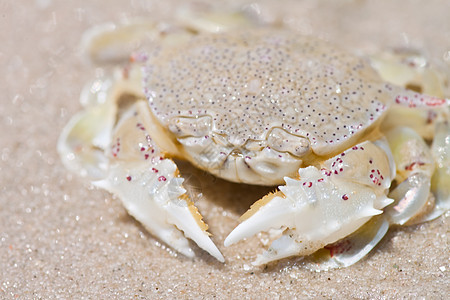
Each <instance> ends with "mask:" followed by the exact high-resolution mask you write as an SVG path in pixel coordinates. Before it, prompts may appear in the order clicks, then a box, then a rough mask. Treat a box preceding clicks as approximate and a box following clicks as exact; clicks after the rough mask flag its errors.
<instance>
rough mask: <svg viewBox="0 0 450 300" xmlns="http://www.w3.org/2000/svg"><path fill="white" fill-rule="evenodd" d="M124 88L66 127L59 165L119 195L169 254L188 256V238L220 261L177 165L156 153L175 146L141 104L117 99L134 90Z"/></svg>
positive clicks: (137, 100)
mask: <svg viewBox="0 0 450 300" xmlns="http://www.w3.org/2000/svg"><path fill="white" fill-rule="evenodd" d="M124 85H126V83H125V82H122V86H121V83H117V84H116V86H118V87H117V89H116V90H110V91H108V94H109V95H108V97H107V99H106V101H104V102H103V103H98V104H97V105H95V103H94V104H93V105H90V106H89V107H87V109H86V111H84V112H82V113H80V114H79V115H78V116H76V117H74V118H73V119H72V120H71V121H70V122H69V124H68V125H67V126H66V128H65V129H64V130H63V134H62V135H61V137H60V140H59V142H58V151H59V153H60V155H61V157H62V160H63V162H64V163H65V164H66V165H67V166H68V167H69V169H71V170H72V171H75V172H77V173H79V174H81V175H83V176H87V177H88V178H89V179H91V180H93V184H94V185H95V186H97V187H100V188H104V189H106V190H108V191H109V192H111V193H113V194H115V195H116V196H118V197H119V198H120V200H121V201H122V202H123V204H124V206H125V207H126V209H127V211H128V212H129V213H130V214H131V215H132V216H133V217H135V218H136V219H137V220H138V221H139V222H141V223H142V224H143V225H144V226H145V227H146V229H147V230H148V231H149V232H150V233H152V234H153V235H155V236H156V237H158V238H160V239H161V240H162V241H163V242H165V243H166V244H168V245H169V246H170V247H172V248H173V249H175V250H177V251H178V252H180V253H182V254H184V255H186V256H188V257H193V256H194V252H193V250H192V248H191V247H190V246H189V242H188V240H187V238H190V239H192V240H193V241H194V242H195V243H197V245H198V246H199V247H200V248H202V249H204V250H206V251H207V252H208V253H210V254H211V255H212V256H214V257H215V258H217V259H218V260H219V261H221V262H223V261H224V257H223V256H222V254H221V253H220V251H219V250H218V249H217V247H216V246H215V245H214V243H213V242H212V241H211V239H210V237H209V234H208V233H207V231H206V230H207V228H208V227H207V225H206V224H205V223H204V222H203V221H202V216H201V215H200V213H199V212H198V210H197V208H196V207H195V206H194V203H193V202H192V201H191V200H190V199H189V197H188V196H187V194H186V190H185V189H184V188H183V185H182V184H183V181H184V179H183V178H181V177H180V176H179V175H178V169H177V166H176V165H175V163H174V162H173V161H172V160H171V159H169V158H166V157H165V156H166V154H165V152H163V151H162V150H161V149H160V148H159V147H160V146H161V147H162V148H163V149H164V151H168V152H170V153H175V152H176V149H175V148H176V146H174V144H173V143H172V142H171V141H170V139H168V138H165V136H164V135H163V134H161V129H160V128H159V127H158V125H156V123H154V122H153V119H152V116H151V115H150V112H149V111H148V108H147V105H146V103H145V101H141V100H139V99H137V98H133V97H131V98H129V97H128V98H127V97H125V98H121V96H120V95H118V94H117V93H118V92H119V91H122V92H123V91H124V90H125V91H126V90H133V89H134V88H135V87H134V86H132V85H131V86H130V85H128V86H124ZM134 94H135V93H134ZM149 132H152V136H153V137H155V138H157V139H158V141H159V142H158V144H156V143H155V142H154V141H153V140H152V137H151V136H150V133H149ZM183 233H184V234H183ZM186 237H187V238H186Z"/></svg>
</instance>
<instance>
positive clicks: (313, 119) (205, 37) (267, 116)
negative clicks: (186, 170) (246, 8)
mask: <svg viewBox="0 0 450 300" xmlns="http://www.w3.org/2000/svg"><path fill="white" fill-rule="evenodd" d="M144 77H145V79H144V81H145V93H146V95H147V98H148V99H149V104H150V107H151V109H152V111H153V113H154V114H155V116H156V117H157V118H158V119H159V121H160V122H161V123H162V124H163V125H165V126H169V124H170V123H171V122H172V121H171V120H173V119H174V118H179V117H182V118H186V119H188V118H193V119H194V118H199V117H200V118H201V117H206V119H208V120H209V121H208V122H209V123H208V122H206V123H205V122H203V125H204V126H207V127H208V130H209V132H214V133H218V134H221V135H224V136H226V138H227V140H228V142H229V143H231V144H232V145H234V146H236V147H239V146H242V145H243V144H245V143H246V141H247V140H249V139H250V140H266V139H267V138H268V134H269V133H270V131H271V130H272V129H273V128H282V129H284V130H285V131H287V132H288V133H290V134H292V135H295V136H300V137H304V138H306V139H307V140H308V141H309V143H310V144H311V148H312V150H313V151H314V152H315V153H316V154H319V155H326V154H329V153H332V152H334V151H336V150H337V149H342V147H344V146H345V147H348V141H350V140H351V141H352V142H354V140H355V139H352V137H356V136H357V135H358V134H359V133H362V132H365V129H367V128H369V127H370V126H371V125H372V124H374V123H375V122H376V120H377V119H378V118H379V117H380V116H381V115H382V114H383V113H384V111H385V110H386V109H387V106H388V103H390V102H391V101H392V91H391V89H392V88H391V87H390V86H389V85H387V84H385V83H384V82H383V81H382V80H381V79H380V78H379V76H378V74H377V73H376V72H375V71H374V70H373V69H372V68H371V66H370V65H369V63H368V62H367V61H366V60H364V59H362V58H360V57H357V56H354V55H351V54H349V53H347V52H343V51H341V50H340V49H336V48H334V47H333V46H331V45H329V44H328V43H326V42H324V41H321V40H318V39H316V38H313V37H307V36H301V35H299V34H297V33H294V32H290V31H286V30H274V29H252V30H248V31H244V32H230V33H223V34H202V35H198V36H194V37H193V38H192V39H191V40H190V41H189V42H188V43H187V44H183V45H181V46H179V47H173V48H170V49H163V50H161V51H159V52H157V53H155V54H154V55H153V56H151V57H150V59H149V60H148V62H147V65H146V67H145V76H144ZM194 123H195V122H192V124H194ZM192 124H191V125H190V126H191V127H192V126H194V127H195V126H196V125H192ZM205 124H206V125H205ZM203 129H204V128H203ZM191 130H192V132H194V131H196V130H197V129H196V128H193V129H192V128H191ZM200 131H201V133H200V134H205V132H206V133H208V132H207V131H205V130H200ZM192 132H191V134H194V135H195V133H192Z"/></svg>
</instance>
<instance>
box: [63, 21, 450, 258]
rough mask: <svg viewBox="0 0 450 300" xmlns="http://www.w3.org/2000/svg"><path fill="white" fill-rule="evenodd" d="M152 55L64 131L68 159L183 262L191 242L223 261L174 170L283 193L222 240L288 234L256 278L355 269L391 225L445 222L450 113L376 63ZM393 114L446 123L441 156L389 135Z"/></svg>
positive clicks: (286, 52)
mask: <svg viewBox="0 0 450 300" xmlns="http://www.w3.org/2000/svg"><path fill="white" fill-rule="evenodd" d="M180 36H181V38H180ZM91 38H92V37H91ZM93 39H94V40H95V38H93ZM100 48H101V47H100ZM147 50H148V51H147V52H146V55H145V56H144V55H141V56H139V60H140V61H141V62H142V64H139V66H138V67H131V68H130V67H127V68H126V69H125V71H126V72H125V75H121V76H119V77H120V78H119V79H116V82H115V83H114V85H113V87H111V88H109V89H108V90H107V91H106V92H107V94H108V96H107V100H106V102H104V103H101V104H96V105H93V106H91V107H88V108H87V111H86V113H84V114H82V115H80V116H78V117H76V118H75V119H74V121H72V122H71V123H70V124H69V125H68V126H67V127H66V129H65V131H64V132H63V134H62V136H61V139H60V143H59V150H60V152H61V154H62V157H63V161H65V163H66V165H68V167H69V168H71V169H74V170H76V171H78V172H81V173H85V174H87V175H89V176H90V177H92V178H93V179H95V180H96V183H95V184H96V185H97V186H100V187H103V188H105V189H107V190H109V191H111V192H113V193H114V194H116V195H118V196H119V198H121V199H122V201H123V202H124V204H125V206H126V207H127V209H128V211H129V212H130V213H131V214H132V215H133V216H134V217H136V218H137V219H138V220H139V221H140V222H142V223H143V224H144V225H146V227H147V228H148V229H149V231H150V232H152V233H153V234H155V235H156V236H158V237H159V238H161V239H162V240H163V241H165V242H166V243H168V244H169V245H170V246H172V247H174V248H175V249H177V250H178V251H180V252H182V253H184V254H186V255H188V256H192V255H193V254H192V249H190V248H189V246H188V244H187V242H186V240H185V239H184V237H183V234H182V233H181V232H180V231H179V230H182V231H183V232H184V235H185V236H186V237H188V238H191V239H193V240H194V241H195V242H196V243H197V244H198V245H199V246H200V247H201V248H203V249H205V250H206V251H208V252H209V253H211V254H212V255H213V256H215V257H216V258H218V259H219V260H221V261H223V257H222V255H221V254H220V252H219V250H218V249H217V248H216V247H215V246H214V244H213V243H212V241H211V240H210V238H209V237H208V234H207V233H206V228H207V227H206V225H205V224H204V223H203V222H202V221H201V216H200V214H199V213H198V211H197V209H196V208H195V206H194V204H193V203H192V201H190V200H189V199H188V197H187V195H186V193H185V192H186V191H185V189H184V188H183V187H182V183H183V179H182V178H181V177H180V176H179V174H178V170H177V167H176V165H175V163H174V162H173V161H172V160H171V159H170V157H179V158H184V159H188V160H189V161H191V162H192V163H193V164H194V165H196V166H198V167H200V168H202V169H204V170H206V171H208V172H211V173H213V174H214V175H216V176H219V177H222V178H224V179H227V180H232V181H235V182H244V183H251V184H260V185H274V184H284V185H282V186H280V187H279V191H277V192H275V193H273V194H269V195H267V196H265V197H264V198H262V199H261V200H260V201H258V202H257V203H256V204H255V205H254V206H252V208H251V209H250V210H249V212H247V213H246V214H245V215H244V216H243V218H242V223H241V224H240V225H239V226H238V227H237V228H236V229H235V230H234V231H233V232H232V233H231V234H230V235H229V236H228V238H227V239H226V240H225V244H226V245H231V244H233V243H235V242H237V241H239V240H241V239H243V238H246V237H250V236H252V235H254V234H255V233H257V232H259V231H267V230H269V229H271V228H275V229H279V228H282V229H285V230H284V234H283V235H282V236H281V237H280V238H279V239H277V240H276V241H274V242H273V244H272V246H271V247H270V249H269V251H267V252H265V253H264V254H263V255H262V256H260V257H259V258H258V259H257V261H256V263H257V264H262V263H267V262H270V261H273V260H277V259H280V258H284V257H288V256H292V255H308V254H311V253H314V252H315V251H317V250H319V249H321V248H324V247H325V248H327V247H328V248H327V249H329V250H330V251H329V253H328V256H327V257H326V259H324V265H325V266H326V267H333V266H347V265H350V264H352V263H354V262H356V261H358V260H359V259H360V258H361V257H362V256H364V255H365V254H366V253H367V252H368V251H370V249H372V248H373V247H374V246H375V245H376V243H377V242H378V241H379V240H380V239H381V238H382V236H383V235H384V234H385V232H386V231H387V228H388V227H389V225H390V224H399V225H401V224H404V223H406V222H408V221H409V222H411V220H413V219H414V220H416V221H417V220H427V219H431V218H434V217H436V216H438V215H440V214H441V213H442V212H443V211H445V210H447V209H448V206H449V204H448V202H449V199H448V198H449V191H448V186H449V185H448V181H449V176H450V175H449V172H448V170H449V164H448V159H449V153H450V149H449V148H450V146H449V144H450V136H449V135H450V133H449V131H450V130H449V125H448V105H449V104H448V100H445V99H443V98H441V97H432V96H425V95H421V94H419V93H415V92H412V91H408V90H405V89H404V88H402V87H398V86H394V85H391V84H388V83H386V82H385V81H383V80H382V79H381V78H380V76H379V75H378V73H377V71H375V70H374V69H373V68H372V66H371V64H370V62H369V61H368V60H366V59H363V58H360V57H357V56H354V55H351V54H348V53H346V52H344V51H341V50H339V49H336V48H334V47H332V46H330V45H329V44H328V43H326V42H324V41H321V40H318V39H315V38H312V37H304V36H299V35H298V34H296V33H293V32H291V31H287V30H283V29H269V28H262V29H261V28H259V29H258V28H250V29H248V30H244V31H239V32H238V31H230V32H225V33H219V34H217V33H215V34H211V33H209V34H199V35H194V36H190V35H189V34H186V33H184V34H181V35H179V38H178V39H175V41H174V39H170V38H167V37H166V38H165V40H164V41H163V42H161V43H160V44H159V46H158V47H151V48H149V49H147ZM141 66H142V67H141ZM437 96H442V95H437ZM393 106H396V107H403V108H402V109H400V110H402V111H403V110H408V109H412V110H415V109H418V110H420V109H421V110H424V111H428V112H432V111H436V112H435V115H434V117H433V120H432V121H433V122H435V123H440V125H439V126H437V127H438V133H437V134H436V138H437V137H439V138H438V139H436V140H435V141H436V142H435V146H433V147H432V148H431V149H430V147H429V146H428V145H427V144H426V143H425V142H424V141H423V139H422V137H421V136H420V135H418V134H415V132H414V131H413V130H411V129H405V128H403V127H399V126H398V124H396V126H395V128H394V129H392V128H389V130H388V131H387V132H384V130H380V125H382V124H383V122H384V119H385V118H386V117H387V116H389V114H388V111H390V108H391V107H393ZM408 107H409V108H408ZM412 107H414V108H412ZM436 108H438V110H436ZM396 122H397V121H396ZM396 122H393V123H396ZM397 123H399V124H400V125H401V124H402V123H401V122H400V121H399V122H397ZM381 127H382V126H381ZM408 130H409V131H408ZM410 131H412V133H411V132H410ZM384 135H387V139H385V138H384ZM405 149H409V150H410V151H409V152H408V151H406V152H405ZM399 166H400V169H399ZM436 168H437V169H436ZM435 169H436V170H435ZM433 174H434V175H433ZM432 176H434V177H433V182H434V183H433V184H431V177H432ZM394 180H396V181H397V184H398V185H399V186H398V187H397V188H396V189H391V182H392V181H394ZM390 189H391V190H390ZM430 189H431V192H430ZM393 202H395V203H394V204H392V203H393ZM426 207H433V208H432V209H426ZM383 211H384V213H383ZM374 216H377V217H374ZM333 243H334V244H333ZM342 245H345V247H343V246H342ZM321 259H323V258H321Z"/></svg>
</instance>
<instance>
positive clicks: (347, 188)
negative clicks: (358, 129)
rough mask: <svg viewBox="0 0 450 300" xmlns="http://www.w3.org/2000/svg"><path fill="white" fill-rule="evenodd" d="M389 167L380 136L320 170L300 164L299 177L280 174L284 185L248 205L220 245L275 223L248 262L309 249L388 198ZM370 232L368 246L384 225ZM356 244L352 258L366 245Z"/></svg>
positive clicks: (347, 230)
mask: <svg viewBox="0 0 450 300" xmlns="http://www.w3.org/2000/svg"><path fill="white" fill-rule="evenodd" d="M394 170H395V166H394V162H393V159H392V157H391V156H390V155H389V149H388V147H387V145H386V144H385V143H384V142H382V141H377V142H375V143H372V142H365V143H362V144H359V145H357V146H355V147H353V148H352V149H349V150H347V151H345V152H343V153H341V154H340V155H337V156H335V157H333V158H331V159H329V160H327V161H325V162H323V163H322V165H321V169H320V170H319V169H318V168H316V167H313V166H310V167H307V168H301V169H300V170H299V179H291V178H285V180H286V185H285V186H280V187H279V189H280V191H279V192H276V193H275V194H270V195H268V196H265V197H264V198H262V199H261V200H259V201H258V202H256V204H255V205H254V206H252V208H250V210H249V211H248V212H247V213H246V214H245V215H244V216H243V217H242V218H243V221H242V223H241V224H240V225H238V226H237V227H236V228H235V229H234V230H233V232H231V233H230V235H229V236H228V237H227V238H226V240H225V245H226V246H227V245H231V244H233V243H235V242H237V241H239V240H241V239H243V238H247V237H250V236H252V235H254V234H256V233H258V232H260V231H268V230H269V229H280V228H281V229H285V231H284V234H283V235H282V236H281V237H280V238H279V239H277V240H275V241H274V242H273V243H272V245H271V246H270V248H269V250H268V251H266V252H264V253H263V254H262V255H260V256H259V257H258V258H257V260H256V261H255V262H254V264H256V265H260V264H265V263H268V262H271V261H274V260H278V259H282V258H285V257H289V256H293V255H299V256H305V255H309V254H312V253H314V252H315V251H317V250H319V249H321V248H323V247H325V246H326V245H329V244H332V243H335V242H336V241H338V240H341V239H342V238H344V237H346V236H349V235H350V234H351V233H353V232H355V231H356V230H357V229H358V228H360V227H361V226H362V225H363V224H365V223H366V222H367V221H368V220H369V219H370V218H372V217H373V216H375V215H378V214H381V213H382V211H381V209H383V208H384V207H385V206H387V205H389V204H390V203H392V200H391V199H389V198H387V197H386V190H387V189H388V188H389V186H390V182H391V178H392V176H393V172H394ZM383 227H386V226H385V225H384V226H383ZM366 231H367V230H366ZM369 231H370V230H369ZM370 232H372V231H370ZM374 232H375V234H371V237H370V238H369V239H368V240H367V241H366V243H367V244H369V245H370V247H369V248H370V249H372V248H373V247H374V246H375V244H376V243H377V242H378V241H379V240H380V239H381V237H382V236H383V235H384V234H385V232H386V230H384V228H383V229H382V230H375V231H374ZM354 244H355V245H358V243H356V242H355V243H354ZM360 244H361V243H360ZM358 247H359V246H358ZM361 249H362V250H361V251H354V253H353V259H351V262H352V263H354V262H356V261H358V260H359V259H360V258H361V257H362V256H363V255H361V253H362V254H365V253H367V252H368V250H370V249H368V248H367V247H365V248H364V247H362V248H361Z"/></svg>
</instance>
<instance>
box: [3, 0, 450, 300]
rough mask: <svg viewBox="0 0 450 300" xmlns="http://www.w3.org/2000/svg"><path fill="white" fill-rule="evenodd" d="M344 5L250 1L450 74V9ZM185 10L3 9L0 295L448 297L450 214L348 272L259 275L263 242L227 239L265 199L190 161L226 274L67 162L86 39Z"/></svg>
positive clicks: (388, 243)
mask: <svg viewBox="0 0 450 300" xmlns="http://www.w3.org/2000/svg"><path fill="white" fill-rule="evenodd" d="M335 2H336V1H332V0H330V1H263V2H261V3H260V4H255V3H253V4H251V3H252V2H250V1H247V3H248V5H247V6H246V7H247V10H250V11H260V12H261V17H262V18H263V19H264V20H266V21H268V22H278V23H284V26H288V27H291V28H293V29H295V30H298V31H300V32H302V33H312V34H316V35H319V36H321V37H323V38H326V39H329V40H332V41H334V42H335V43H338V44H340V45H341V46H343V47H346V48H348V49H351V50H354V51H356V52H370V51H374V50H376V49H386V48H404V47H412V48H414V49H419V50H420V51H421V52H422V53H424V54H425V55H426V56H427V57H428V58H429V59H430V60H431V61H434V62H436V63H437V64H440V65H442V66H443V67H445V68H450V62H449V59H450V58H449V52H448V51H449V50H450V18H449V12H450V2H449V1H447V0H431V1H426V2H425V1H423V2H420V1H413V0H411V1H399V0H398V1H389V0H384V1H363V0H361V1H357V0H354V1H351V0H345V1H340V2H339V3H338V4H336V3H335ZM106 3H107V4H106ZM181 3H184V2H181V1H143V0H141V1H139V0H132V1H128V2H127V1H119V0H111V1H87V0H80V1H52V0H36V1H31V0H29V1H0V41H1V42H0V70H1V72H2V77H1V80H0V91H1V96H0V101H1V105H0V116H1V118H0V122H1V123H0V124H1V130H2V134H1V135H0V157H1V161H0V183H1V184H0V187H1V194H0V298H5V299H16V298H19V299H30V298H35V299H39V298H45V299H51V298H77V299H82V298H93V299H109V298H126V299H131V298H143V299H152V298H208V299H209V298H226V299H230V298H250V299H259V298H270V299H272V298H275V299H276V298H284V299H285V298H301V299H304V298H396V299H398V298H414V299H416V298H418V297H421V298H429V299H444V298H447V297H448V295H449V293H450V279H449V270H450V265H449V259H450V257H449V241H448V232H449V224H450V218H449V214H448V213H447V214H446V215H444V216H442V217H440V218H439V219H437V220H435V221H432V222H429V223H426V224H422V225H416V226H411V227H407V228H401V229H393V230H390V231H389V233H388V234H387V236H386V237H385V239H384V240H383V241H382V242H381V243H380V244H379V245H378V246H377V247H376V248H375V250H374V251H373V252H372V253H371V254H370V255H369V256H368V257H367V258H365V259H364V260H362V261H360V262H359V263H357V264H355V265H354V266H351V267H349V268H346V269H340V270H331V271H328V272H320V273H315V272H311V271H308V270H306V269H305V268H303V267H302V263H301V260H299V259H295V258H294V259H289V260H284V261H281V262H279V263H278V264H274V265H270V266H269V267H261V268H259V267H253V266H252V265H251V261H252V260H253V259H254V258H255V256H256V253H259V252H261V251H262V248H263V247H264V246H263V245H262V243H261V239H260V238H258V237H255V238H253V239H249V240H248V241H247V242H246V243H244V242H242V243H239V244H237V245H233V246H231V247H229V248H226V247H224V246H223V241H224V239H225V237H226V235H227V234H228V233H229V232H230V231H231V230H232V228H234V226H236V224H237V223H238V217H239V215H241V214H242V213H244V212H245V210H246V209H247V208H248V207H249V206H250V204H251V203H252V202H253V201H254V200H256V199H258V198H259V197H261V196H262V195H264V194H265V193H266V192H267V191H268V190H269V189H268V188H260V187H257V186H241V185H237V184H233V183H229V182H225V181H223V180H220V179H217V178H214V177H212V176H211V175H207V174H205V173H204V172H202V171H199V170H197V169H194V168H192V167H190V166H189V165H188V164H186V163H182V164H181V166H180V168H181V172H182V175H183V176H185V177H188V178H190V182H191V184H192V185H193V186H196V187H197V188H198V191H197V192H201V193H202V196H201V197H198V199H197V203H198V206H199V209H200V211H202V213H203V215H204V216H205V220H206V221H207V222H208V223H209V224H210V232H212V233H213V237H212V238H213V240H214V242H215V243H216V244H217V245H218V246H219V248H220V250H221V251H222V252H223V254H224V255H225V257H226V259H227V261H226V263H225V264H222V263H219V262H217V261H216V260H214V259H213V258H212V257H210V256H209V255H207V254H206V253H204V252H203V251H201V250H199V249H198V248H196V249H197V250H196V252H197V257H196V258H195V259H188V258H186V257H183V256H182V255H178V254H176V253H174V252H173V251H171V250H170V249H168V248H167V247H166V246H164V245H162V244H161V243H160V242H159V241H158V240H157V239H155V238H154V237H152V236H151V235H150V234H149V233H147V232H146V231H145V229H144V228H143V227H142V226H140V225H139V224H138V223H137V222H136V221H134V220H133V218H131V217H130V216H129V215H128V214H127V213H126V211H125V210H124V208H123V207H122V205H121V204H120V203H119V201H118V200H117V199H115V198H114V197H112V196H111V195H110V194H108V193H106V192H103V191H100V190H97V189H94V188H92V187H91V186H90V184H89V183H87V182H86V181H84V180H83V179H80V178H78V177H77V176H75V175H73V174H70V173H69V172H68V171H67V170H66V169H65V168H64V167H63V166H62V164H61V162H60V160H59V157H58V154H57V152H56V142H57V139H58V136H59V133H60V132H61V129H62V128H63V126H64V125H65V124H66V123H67V121H68V120H69V119H70V117H71V116H72V115H74V114H75V113H76V112H78V111H79V110H80V109H81V106H80V104H79V102H78V97H79V93H80V90H81V88H82V87H83V84H84V83H85V82H86V81H88V80H89V79H90V78H93V76H94V74H95V72H94V69H93V68H92V67H91V66H88V65H85V64H83V63H82V58H81V56H80V53H79V48H78V45H79V40H80V38H81V35H82V33H83V32H84V31H85V30H86V29H87V28H89V27H91V26H93V25H95V24H99V23H104V22H109V21H112V22H119V21H121V20H127V19H133V18H134V17H136V16H142V17H146V18H151V19H154V20H164V21H167V22H170V19H171V15H172V14H173V11H174V8H176V7H179V6H180V5H181ZM196 3H197V5H196V7H200V8H201V7H203V6H202V5H200V4H199V3H200V2H199V1H197V2H196ZM242 3H245V2H244V1H229V2H226V4H224V5H225V6H226V7H229V8H233V7H240V6H242ZM333 3H334V4H333ZM250 4H251V5H250Z"/></svg>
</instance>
